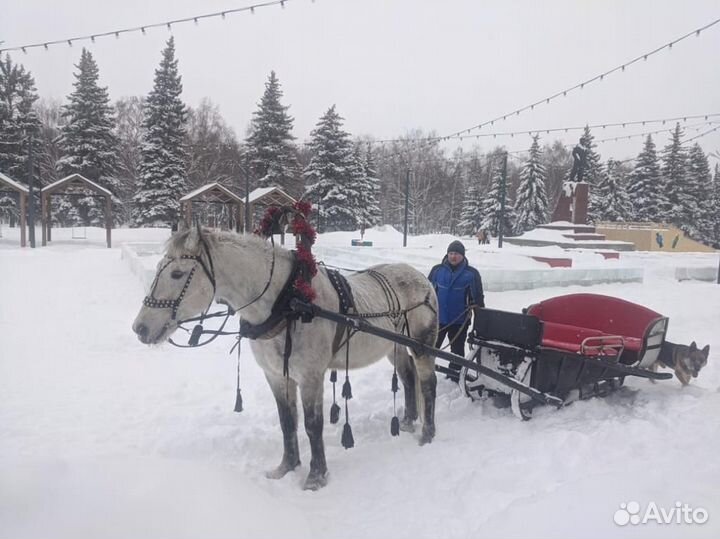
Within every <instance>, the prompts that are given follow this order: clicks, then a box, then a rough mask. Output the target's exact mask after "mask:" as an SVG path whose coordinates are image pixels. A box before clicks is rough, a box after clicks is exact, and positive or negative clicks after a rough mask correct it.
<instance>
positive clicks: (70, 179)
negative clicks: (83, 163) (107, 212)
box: [40, 174, 112, 197]
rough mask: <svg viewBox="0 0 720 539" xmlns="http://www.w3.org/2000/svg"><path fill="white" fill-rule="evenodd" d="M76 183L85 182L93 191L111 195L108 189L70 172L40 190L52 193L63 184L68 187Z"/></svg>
mask: <svg viewBox="0 0 720 539" xmlns="http://www.w3.org/2000/svg"><path fill="white" fill-rule="evenodd" d="M78 184H85V186H86V187H89V188H90V189H92V190H93V191H97V192H98V193H102V194H103V195H107V196H109V197H111V196H112V193H111V192H110V191H109V190H107V189H105V188H104V187H101V186H100V185H98V184H96V183H95V182H94V181H92V180H88V179H87V178H86V177H85V176H83V175H81V174H70V175H69V176H65V177H64V178H62V179H60V180H58V181H56V182H53V183H51V184H50V185H46V186H45V187H43V188H42V189H40V191H42V192H43V193H48V194H52V193H54V192H55V191H57V190H58V189H60V188H61V187H63V186H68V187H69V186H71V185H78Z"/></svg>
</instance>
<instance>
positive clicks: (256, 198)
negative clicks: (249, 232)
mask: <svg viewBox="0 0 720 539" xmlns="http://www.w3.org/2000/svg"><path fill="white" fill-rule="evenodd" d="M248 198H249V199H250V216H251V217H250V218H251V219H253V221H254V218H255V211H256V210H259V209H261V208H266V207H267V206H290V205H292V204H295V202H296V200H295V199H294V198H293V197H291V196H290V195H288V194H287V193H286V192H285V191H283V190H282V189H280V188H279V187H258V188H257V189H254V190H253V191H250V196H249V197H248ZM251 228H254V223H251Z"/></svg>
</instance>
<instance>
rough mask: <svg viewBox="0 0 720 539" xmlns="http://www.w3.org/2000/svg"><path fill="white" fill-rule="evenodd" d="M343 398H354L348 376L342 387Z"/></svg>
mask: <svg viewBox="0 0 720 539" xmlns="http://www.w3.org/2000/svg"><path fill="white" fill-rule="evenodd" d="M342 398H343V399H352V387H351V386H350V379H349V378H347V377H346V378H345V383H344V384H343V388H342Z"/></svg>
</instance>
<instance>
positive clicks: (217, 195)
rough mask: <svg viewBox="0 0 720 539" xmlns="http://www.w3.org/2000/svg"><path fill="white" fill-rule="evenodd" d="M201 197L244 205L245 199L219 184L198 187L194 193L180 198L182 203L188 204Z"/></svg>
mask: <svg viewBox="0 0 720 539" xmlns="http://www.w3.org/2000/svg"><path fill="white" fill-rule="evenodd" d="M200 195H205V196H206V197H211V198H214V199H218V200H217V201H218V202H237V203H239V204H243V199H242V198H241V197H240V196H239V195H236V194H235V193H233V192H232V191H230V189H228V188H227V187H224V186H222V185H220V184H219V183H217V182H213V183H208V184H207V185H203V186H202V187H198V188H197V189H195V190H194V191H191V192H189V193H188V194H187V195H185V196H183V197H182V198H180V202H187V201H189V200H193V199H195V198H198V197H199V196H200Z"/></svg>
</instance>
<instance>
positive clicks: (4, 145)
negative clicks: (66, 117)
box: [0, 55, 40, 221]
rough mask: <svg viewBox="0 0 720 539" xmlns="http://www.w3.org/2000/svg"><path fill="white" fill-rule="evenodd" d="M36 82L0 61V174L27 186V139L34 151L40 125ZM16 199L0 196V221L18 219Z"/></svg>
mask: <svg viewBox="0 0 720 539" xmlns="http://www.w3.org/2000/svg"><path fill="white" fill-rule="evenodd" d="M37 98H38V96H37V92H36V90H35V81H34V80H33V77H32V75H31V74H30V72H29V71H26V70H25V67H23V66H22V65H21V64H15V63H13V61H12V60H11V58H10V56H9V55H6V56H5V60H2V59H0V172H3V173H4V174H7V175H8V176H10V177H11V178H13V179H15V180H18V181H20V182H24V183H27V180H28V177H27V157H28V137H29V135H32V136H33V137H34V140H35V141H36V144H35V145H34V148H37V147H38V146H37V138H38V133H39V129H40V121H39V120H38V117H37V114H36V113H35V110H34V109H33V105H34V103H35V101H36V100H37ZM17 202H18V201H17V197H16V196H15V195H13V194H8V193H0V218H2V219H4V220H8V221H13V220H15V219H17V218H18V217H19V215H18V213H19V207H18V203H17Z"/></svg>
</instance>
